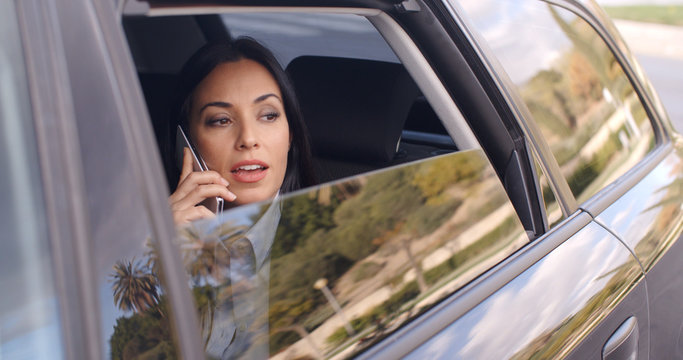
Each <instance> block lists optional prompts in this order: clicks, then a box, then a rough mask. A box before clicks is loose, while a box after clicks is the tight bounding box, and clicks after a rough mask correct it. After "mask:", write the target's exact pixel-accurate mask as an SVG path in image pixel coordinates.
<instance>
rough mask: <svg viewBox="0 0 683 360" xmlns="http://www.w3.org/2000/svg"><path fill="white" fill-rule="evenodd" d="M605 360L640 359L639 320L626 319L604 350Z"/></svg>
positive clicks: (633, 317) (632, 317) (603, 356)
mask: <svg viewBox="0 0 683 360" xmlns="http://www.w3.org/2000/svg"><path fill="white" fill-rule="evenodd" d="M602 358H603V360H635V359H637V358H638V320H637V319H636V318H635V316H631V317H630V318H628V319H626V321H624V322H623V323H621V325H619V328H617V330H615V331H614V333H613V334H612V336H610V338H609V339H608V340H607V342H606V343H605V346H604V347H603V348H602Z"/></svg>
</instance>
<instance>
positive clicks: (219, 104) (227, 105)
mask: <svg viewBox="0 0 683 360" xmlns="http://www.w3.org/2000/svg"><path fill="white" fill-rule="evenodd" d="M269 97H274V98H276V99H278V100H280V102H282V99H280V97H279V96H277V95H275V94H273V93H268V94H263V95H261V96H259V97H257V98H256V99H254V104H257V103H260V102H262V101H264V100H266V99H268V98H269ZM209 106H217V107H222V108H231V107H232V104H231V103H229V102H225V101H212V102H210V103H206V104H204V106H202V108H201V109H199V113H200V114H201V113H202V111H204V109H206V108H207V107H209Z"/></svg>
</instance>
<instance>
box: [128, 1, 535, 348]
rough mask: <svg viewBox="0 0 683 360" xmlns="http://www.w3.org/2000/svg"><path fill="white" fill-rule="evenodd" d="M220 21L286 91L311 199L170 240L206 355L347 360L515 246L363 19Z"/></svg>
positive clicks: (249, 211) (473, 160)
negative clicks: (273, 65)
mask: <svg viewBox="0 0 683 360" xmlns="http://www.w3.org/2000/svg"><path fill="white" fill-rule="evenodd" d="M241 10H242V9H241ZM181 17H182V16H181ZM145 20H146V19H144V18H137V19H135V20H133V21H135V22H136V25H135V26H136V27H137V26H141V27H144V26H146V25H142V23H144V22H145ZM198 20H201V19H198ZM153 21H154V20H152V22H153ZM166 21H169V22H173V19H166ZM221 21H222V22H223V24H224V25H225V27H226V30H227V31H228V32H229V34H230V36H231V37H233V38H237V37H239V36H243V35H247V36H250V37H253V38H255V39H256V40H258V41H260V42H262V43H264V44H266V45H267V46H268V47H270V48H271V49H272V50H273V51H274V52H275V55H276V56H277V57H278V60H279V61H280V63H281V65H282V66H283V68H285V70H286V72H287V74H288V75H289V76H290V77H291V79H292V82H293V85H294V87H295V90H296V96H297V97H298V98H299V101H300V103H301V109H302V112H303V115H304V119H305V121H306V125H307V126H308V130H309V132H310V134H311V145H312V147H313V151H314V159H313V160H314V167H315V171H316V173H317V175H318V178H319V183H320V184H321V185H318V186H311V187H308V188H304V189H301V190H299V191H296V192H293V193H283V194H279V195H278V196H277V198H276V199H275V200H274V201H269V202H265V203H251V204H247V205H241V206H238V207H234V208H232V209H229V210H226V211H224V212H222V213H220V214H219V215H218V216H217V217H215V218H213V219H208V220H200V221H195V222H192V223H191V224H189V225H188V226H186V227H182V228H179V235H180V237H181V242H180V248H181V256H182V258H183V259H184V262H185V266H186V270H187V271H188V274H189V278H190V281H189V285H190V288H191V290H192V293H193V295H194V299H195V306H196V308H197V314H198V315H199V320H200V326H201V334H202V339H203V344H204V347H205V351H206V353H207V355H208V356H209V357H212V358H219V357H230V356H233V355H235V354H243V356H246V357H253V358H263V357H268V356H274V357H281V358H308V357H313V358H320V357H332V356H340V357H343V358H345V357H349V356H353V355H354V354H357V353H359V352H362V351H363V350H364V349H367V348H368V347H369V346H372V345H373V344H375V343H377V342H379V341H380V340H381V339H383V338H385V337H386V336H388V335H389V334H391V333H393V332H395V331H396V330H398V329H399V328H401V326H402V325H404V324H406V323H408V322H409V321H411V320H412V319H414V318H415V317H417V316H419V315H420V314H421V313H422V312H424V311H427V310H428V309H430V308H431V307H433V306H435V305H436V304H438V303H439V302H440V301H441V300H443V299H444V298H446V297H448V296H450V295H452V294H453V293H454V292H456V291H457V290H458V289H460V288H461V287H462V286H464V285H465V284H467V283H468V282H470V281H472V280H473V279H475V278H476V277H478V276H479V275H481V274H482V273H484V272H485V271H486V270H488V269H490V268H491V267H492V266H494V265H496V264H498V263H499V262H500V261H502V260H503V259H505V258H507V257H508V256H509V255H510V254H512V253H514V252H515V251H516V250H517V249H519V248H520V247H522V246H524V245H525V244H527V243H528V242H529V237H528V235H527V233H526V231H525V229H524V228H523V226H522V224H521V222H520V220H519V217H518V216H517V213H516V212H515V208H514V207H513V205H512V204H511V202H510V200H509V198H508V195H507V193H506V192H505V189H504V187H503V185H502V183H501V181H500V179H499V177H498V175H497V173H496V171H495V170H494V168H493V166H492V165H491V163H490V162H489V159H488V158H487V157H486V155H485V153H484V152H483V151H482V150H481V149H474V150H465V149H461V148H459V147H458V146H457V144H456V143H455V142H454V140H453V139H452V138H451V137H450V136H449V133H448V132H447V131H446V129H445V128H444V126H443V125H442V122H441V120H442V119H441V118H440V117H439V116H438V115H437V114H436V112H435V111H434V109H433V108H432V105H431V102H430V100H431V99H427V97H426V96H425V95H424V94H423V93H422V91H421V89H420V88H419V87H418V86H417V84H416V81H415V80H414V78H413V77H412V76H411V75H410V74H409V73H408V71H407V69H406V68H405V67H404V65H403V64H402V63H401V62H400V61H399V59H398V56H397V55H396V54H394V52H393V50H392V47H391V46H389V44H388V43H387V42H386V41H385V40H384V37H383V36H382V35H381V34H380V33H379V32H378V31H377V29H376V28H375V27H374V26H373V25H372V23H371V22H370V21H369V20H368V19H366V18H365V17H363V16H359V15H355V14H351V13H347V14H339V13H337V14H321V13H315V14H307V13H304V12H301V13H292V12H282V13H276V12H273V13H264V12H255V13H247V12H244V11H239V12H237V13H234V14H230V13H228V14H223V15H221ZM129 23H130V22H129V21H128V20H125V19H124V21H123V24H124V27H126V26H127V24H129ZM176 23H180V21H178V22H176ZM259 24H262V25H259ZM147 25H152V23H151V22H150V23H149V24H147ZM150 31H151V28H147V33H150ZM126 34H127V36H128V38H129V39H136V38H138V35H137V34H136V30H135V29H134V28H133V27H129V28H127V29H126ZM205 35H206V34H205ZM207 37H209V36H207ZM129 41H132V40H129ZM188 46H192V47H194V48H196V44H194V43H190V42H189V41H188ZM162 52H164V53H165V51H162ZM134 58H135V55H134ZM153 63H154V61H151V60H150V59H147V60H146V61H145V64H144V66H138V71H139V75H140V80H141V85H142V89H143V91H144V92H145V96H146V100H147V104H148V107H149V109H150V115H151V117H152V122H153V123H154V126H155V128H156V127H163V124H164V123H168V122H169V118H168V113H167V114H165V115H163V114H161V112H158V111H157V110H155V109H158V108H160V105H159V104H162V103H163V101H160V100H159V97H162V96H163V92H164V89H167V88H168V84H169V82H165V81H166V80H168V78H165V79H161V78H160V77H159V76H158V75H160V74H159V73H155V71H154V69H152V68H150V64H153ZM425 64H426V62H425ZM136 65H137V64H136ZM162 68H163V67H159V69H162ZM413 70H415V69H413ZM418 73H419V72H418ZM173 75H174V74H172V73H168V72H167V73H164V74H163V76H164V77H166V76H168V77H173ZM163 84H165V85H163ZM448 101H450V102H451V104H452V103H453V102H452V100H451V99H450V97H449V98H448ZM165 131H168V129H166V130H165ZM163 133H164V131H159V132H158V134H163ZM159 141H160V143H163V141H164V140H163V136H162V137H159ZM161 149H162V151H163V149H164V147H163V146H161ZM176 177H177V175H176ZM171 188H174V187H173V186H171Z"/></svg>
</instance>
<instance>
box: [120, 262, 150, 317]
mask: <svg viewBox="0 0 683 360" xmlns="http://www.w3.org/2000/svg"><path fill="white" fill-rule="evenodd" d="M111 278H112V282H113V283H114V284H113V285H112V289H113V290H114V304H115V305H116V306H118V308H119V309H121V310H123V311H133V312H138V313H140V312H143V311H145V310H147V309H154V308H156V307H157V304H158V303H159V290H158V289H159V287H158V282H157V278H156V276H154V274H153V273H152V271H151V270H150V269H149V268H148V267H147V266H145V265H143V264H141V263H140V262H138V261H135V258H133V260H131V261H122V260H119V261H117V262H116V264H115V265H114V273H113V274H112V275H111Z"/></svg>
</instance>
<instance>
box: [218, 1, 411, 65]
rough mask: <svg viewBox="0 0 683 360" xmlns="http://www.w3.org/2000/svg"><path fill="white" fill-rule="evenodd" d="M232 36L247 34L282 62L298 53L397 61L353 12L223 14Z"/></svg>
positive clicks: (299, 54) (364, 21)
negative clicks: (351, 13)
mask: <svg viewBox="0 0 683 360" xmlns="http://www.w3.org/2000/svg"><path fill="white" fill-rule="evenodd" d="M221 17H222V18H223V22H224V23H225V24H226V26H227V27H228V28H229V30H230V34H231V35H232V36H233V37H238V36H251V37H254V38H256V39H259V41H261V42H262V43H263V44H265V45H266V46H268V48H269V49H270V50H271V51H273V53H274V54H275V56H276V57H277V58H278V60H279V61H280V63H281V64H282V65H283V66H287V64H289V62H290V61H291V60H292V59H294V58H296V57H297V56H301V55H303V54H306V55H317V56H334V57H359V56H361V57H362V58H364V59H372V60H379V61H391V62H398V59H397V58H396V55H394V52H393V51H392V50H391V48H389V45H387V43H386V42H385V41H384V39H383V38H382V36H381V35H380V34H379V33H378V32H377V30H375V28H374V27H373V26H372V24H370V22H369V21H368V20H367V19H366V18H364V17H362V16H357V15H348V14H324V13H318V14H307V13H246V14H244V13H241V14H239V13H238V14H223V15H221Z"/></svg>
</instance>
